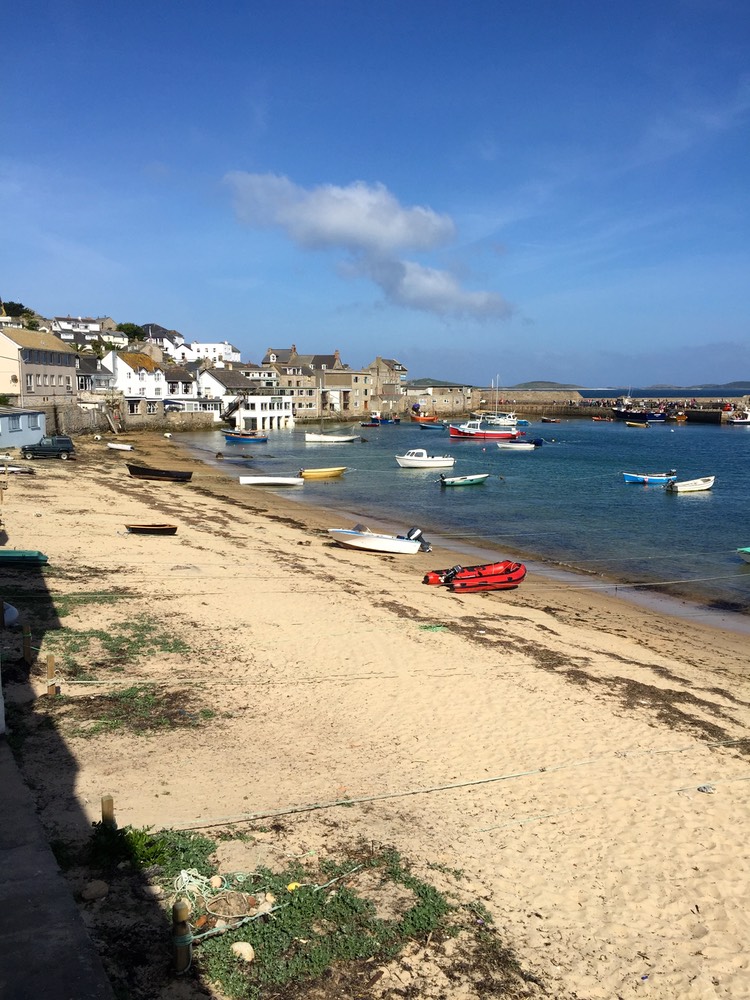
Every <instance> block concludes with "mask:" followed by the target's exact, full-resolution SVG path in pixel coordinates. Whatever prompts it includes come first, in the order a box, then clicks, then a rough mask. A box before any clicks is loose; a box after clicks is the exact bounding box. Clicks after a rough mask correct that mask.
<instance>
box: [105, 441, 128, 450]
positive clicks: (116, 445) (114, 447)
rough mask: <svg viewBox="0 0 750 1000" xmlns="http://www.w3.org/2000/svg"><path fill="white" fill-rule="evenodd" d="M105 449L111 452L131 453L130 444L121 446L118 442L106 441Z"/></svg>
mask: <svg viewBox="0 0 750 1000" xmlns="http://www.w3.org/2000/svg"><path fill="white" fill-rule="evenodd" d="M107 447H108V448H111V449H112V451H133V445H132V444H121V443H120V442H119V441H107Z"/></svg>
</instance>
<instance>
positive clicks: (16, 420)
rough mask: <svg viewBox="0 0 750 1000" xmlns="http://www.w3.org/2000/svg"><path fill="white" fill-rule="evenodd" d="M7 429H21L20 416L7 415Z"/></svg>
mask: <svg viewBox="0 0 750 1000" xmlns="http://www.w3.org/2000/svg"><path fill="white" fill-rule="evenodd" d="M8 430H9V431H20V430H21V418H20V417H18V416H16V417H8Z"/></svg>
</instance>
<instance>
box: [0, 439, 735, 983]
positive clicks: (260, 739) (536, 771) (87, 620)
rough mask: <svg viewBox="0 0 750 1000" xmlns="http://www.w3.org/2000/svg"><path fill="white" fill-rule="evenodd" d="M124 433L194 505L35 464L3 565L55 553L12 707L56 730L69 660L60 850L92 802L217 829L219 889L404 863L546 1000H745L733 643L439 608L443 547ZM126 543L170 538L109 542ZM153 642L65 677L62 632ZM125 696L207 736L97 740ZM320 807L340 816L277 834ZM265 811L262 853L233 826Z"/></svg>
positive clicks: (37, 743) (562, 609)
mask: <svg viewBox="0 0 750 1000" xmlns="http://www.w3.org/2000/svg"><path fill="white" fill-rule="evenodd" d="M128 439H130V440H133V441H134V442H136V445H137V452H136V454H137V456H138V458H137V461H138V464H154V465H155V466H157V467H162V468H176V469H180V468H182V469H187V468H191V467H192V468H194V470H195V473H194V476H193V481H192V483H188V484H171V483H164V484H162V483H155V484H154V483H148V482H145V481H139V480H135V479H132V478H131V477H129V476H128V475H127V471H126V470H125V460H126V458H125V456H127V453H125V454H124V455H123V453H119V454H118V453H117V452H113V451H109V452H108V453H107V450H106V446H105V445H104V442H98V443H97V442H94V441H91V442H89V441H86V442H83V443H82V445H81V448H80V456H79V460H78V462H76V463H72V462H71V463H62V462H51V461H48V462H44V463H41V462H40V463H38V465H37V466H36V469H37V475H36V476H19V477H17V480H18V481H17V482H13V483H12V484H11V485H12V488H11V489H9V490H8V491H6V492H7V494H8V495H7V496H6V497H5V506H4V519H5V523H6V530H7V533H8V545H11V546H14V547H19V548H38V549H41V550H42V551H45V552H47V554H48V555H49V556H50V563H49V569H48V571H45V578H44V579H45V583H46V586H47V589H48V590H49V599H50V602H51V607H52V608H56V607H59V608H60V612H59V614H60V625H61V626H62V627H63V628H62V631H61V629H60V625H57V626H55V625H51V624H47V626H46V630H45V629H43V628H42V624H43V622H44V621H47V622H49V621H50V620H54V619H49V618H46V619H43V618H42V617H41V616H39V615H36V616H34V614H33V613H32V611H29V610H26V611H25V614H26V615H27V616H30V617H31V619H32V624H33V627H34V638H35V644H38V646H39V660H38V661H37V664H36V666H35V668H34V671H33V673H32V677H31V679H30V683H29V685H28V688H29V690H27V689H26V686H23V690H21V687H22V686H21V685H14V684H10V685H6V687H8V688H9V695H10V696H11V697H14V696H15V697H17V698H18V699H19V700H20V699H21V698H24V697H25V698H27V699H28V697H29V696H30V694H31V695H32V696H33V697H34V698H35V699H36V701H35V702H34V704H35V706H38V710H39V711H40V712H41V711H43V709H44V705H45V700H44V697H45V693H46V678H45V668H44V661H45V656H46V654H47V653H48V652H49V651H50V650H54V651H55V652H56V653H57V656H58V659H59V668H58V669H59V678H60V686H61V690H62V693H63V694H64V695H65V698H64V699H62V700H61V702H60V704H59V707H58V713H59V714H58V716H57V720H56V727H55V728H54V729H52V728H49V727H45V726H41V725H40V726H37V727H36V728H35V729H34V731H33V734H32V735H31V736H30V737H29V738H28V739H27V741H26V744H25V747H24V754H23V758H22V762H21V766H22V769H23V774H24V778H25V780H26V781H27V783H28V784H29V786H30V787H31V788H32V789H33V794H34V796H35V798H36V801H37V807H38V810H39V815H40V818H41V819H42V822H43V823H44V825H45V827H46V829H47V832H48V835H49V836H50V838H61V839H65V837H66V836H67V837H69V836H74V835H77V836H85V835H86V834H87V832H88V831H90V824H91V822H93V821H96V820H97V819H98V818H99V816H98V809H99V803H100V800H101V796H102V795H103V794H105V793H107V794H111V795H112V796H113V797H114V801H115V809H116V816H117V821H118V824H119V825H120V826H124V825H132V826H136V827H140V826H150V827H152V828H156V829H160V828H164V827H183V828H185V827H191V828H198V829H207V830H208V829H209V828H210V827H212V826H213V825H214V824H215V823H217V822H218V823H220V824H221V825H222V827H224V828H225V832H226V834H227V836H226V837H225V838H224V839H222V841H221V843H220V846H219V848H218V851H217V854H218V857H219V861H220V864H221V865H222V866H223V870H225V871H248V870H254V867H257V866H258V865H259V864H269V863H273V859H274V858H275V857H276V856H280V855H282V854H283V855H284V856H288V855H295V856H302V855H303V854H305V853H306V852H314V853H316V854H318V855H320V856H321V857H325V856H329V855H332V854H333V853H334V851H335V850H336V849H337V848H339V847H340V846H341V845H343V844H352V843H357V842H361V843H372V842H376V843H379V844H388V845H391V844H392V845H394V846H395V847H396V849H398V850H400V851H402V852H403V855H404V856H405V857H407V858H409V860H410V861H411V862H412V863H413V864H414V865H415V868H416V870H417V871H418V872H422V873H424V874H428V873H429V874H431V875H432V876H435V873H436V872H438V874H439V873H440V872H442V875H441V876H440V877H442V878H445V879H446V880H447V881H448V882H449V887H450V891H451V893H454V894H455V895H456V897H457V898H458V899H462V900H466V899H474V900H476V899H479V900H481V901H482V905H483V906H485V907H486V909H487V910H488V911H489V912H490V913H491V914H492V916H493V917H494V920H495V923H496V926H497V927H499V928H501V929H502V936H503V939H504V940H505V941H506V942H507V944H508V946H509V947H511V948H512V949H513V951H514V953H515V954H516V955H518V956H519V959H520V961H521V963H522V965H523V966H524V967H525V968H528V969H530V970H531V971H532V972H533V974H534V975H535V976H538V977H539V979H540V980H541V981H542V982H544V983H545V984H546V986H547V993H546V995H548V996H554V997H555V998H556V1000H574V998H575V997H582V996H585V997H586V998H587V1000H593V998H596V997H601V998H602V1000H605V998H610V997H613V996H620V997H622V998H624V1000H636V998H637V997H639V996H641V995H642V990H643V988H644V987H643V983H644V977H648V980H649V982H648V986H649V989H650V990H651V993H652V995H654V996H658V997H659V998H664V1000H667V998H673V997H674V998H677V997H680V998H686V1000H707V998H711V1000H713V998H716V1000H718V998H721V1000H726V998H728V997H730V996H732V997H735V996H740V995H743V989H745V988H746V987H747V985H748V978H747V976H748V974H747V972H746V962H745V958H744V954H745V938H746V936H747V932H748V930H750V914H748V913H747V908H746V907H745V902H744V895H743V893H744V884H745V881H746V880H747V879H750V852H749V851H748V849H747V847H746V844H747V843H748V842H749V841H750V836H748V835H749V834H750V783H748V782H747V774H746V770H747V767H746V762H747V756H746V755H747V743H746V741H747V740H748V737H747V733H748V731H749V728H750V678H748V666H747V652H746V649H747V640H746V638H745V637H744V636H742V635H739V634H737V633H734V632H731V631H729V630H726V629H721V628H715V627H713V626H709V625H706V624H705V623H703V622H700V621H694V620H682V619H675V618H673V617H671V616H668V615H665V614H663V613H661V612H657V611H653V610H644V609H641V608H638V607H635V606H633V605H631V604H630V603H628V602H625V601H623V600H622V599H620V598H615V597H612V596H609V595H605V594H601V593H599V592H591V591H573V590H571V589H570V588H567V589H566V588H560V587H558V588H557V589H550V587H549V586H545V585H543V583H542V581H541V579H539V580H537V579H536V574H534V575H533V576H532V577H531V579H527V581H525V582H524V583H523V584H522V585H521V587H520V588H519V589H518V590H515V591H503V592H500V593H497V594H486V595H461V594H457V595H454V594H451V593H448V592H446V591H445V590H443V589H442V588H435V587H427V586H424V585H423V584H422V582H421V578H422V574H423V573H424V572H426V571H427V570H428V569H433V568H435V567H436V566H441V565H446V566H448V565H451V564H453V563H455V562H456V561H457V560H456V553H455V550H453V549H448V548H444V547H442V546H439V545H438V546H435V548H434V550H433V552H432V553H430V554H419V555H416V556H404V557H390V556H384V557H383V556H377V555H372V554H367V553H356V552H353V551H349V550H346V549H343V548H340V547H338V546H335V545H334V544H333V543H332V542H331V541H330V540H329V539H328V537H327V535H326V533H325V529H326V527H327V526H328V525H329V524H330V523H331V516H332V514H331V512H330V510H328V509H321V508H317V507H314V508H310V507H304V506H302V505H301V504H300V503H298V502H297V501H296V500H294V501H292V500H290V499H287V498H284V497H279V496H276V495H274V496H268V495H267V494H263V495H262V496H257V494H258V493H259V491H257V490H251V489H250V488H248V487H240V486H239V484H238V483H237V482H236V481H233V480H232V479H231V478H229V477H228V476H226V475H222V474H221V473H220V471H219V470H216V469H214V468H213V467H212V466H210V465H208V464H201V463H198V462H197V461H196V460H195V458H194V457H192V456H191V455H188V454H187V452H186V450H185V449H183V448H182V447H181V446H180V444H179V442H175V440H174V439H169V440H167V439H164V438H154V437H153V436H149V435H145V434H144V435H142V436H138V435H128ZM133 458H135V455H133ZM338 516H340V515H338ZM129 521H132V522H149V521H151V522H164V521H169V522H174V523H177V524H178V525H179V529H178V533H177V534H176V535H175V536H173V537H160V536H140V535H126V534H125V531H124V525H125V524H126V523H128V522H129ZM333 523H335V522H333ZM467 554H468V553H467ZM87 597H88V598H90V601H89V602H88V603H87V601H86V598H87ZM14 603H16V602H14ZM18 603H19V604H21V606H22V608H23V602H22V601H20V600H19V601H18ZM63 611H66V613H65V614H64V615H63ZM146 626H149V627H153V628H154V629H157V631H159V634H162V633H163V635H164V638H165V641H164V642H163V643H162V647H163V648H162V647H157V646H148V645H146V646H143V648H142V650H141V652H140V653H139V654H138V656H137V657H136V658H135V659H134V660H133V661H132V662H129V661H125V662H123V663H118V662H117V661H115V662H111V661H110V660H108V659H107V658H106V657H101V656H99V657H98V658H97V657H96V655H95V654H96V648H94V650H93V651H92V653H91V655H90V659H91V660H92V664H91V666H92V669H91V673H92V674H94V678H93V679H94V680H95V683H92V681H91V680H85V681H82V680H77V677H78V676H79V675H77V674H76V673H75V672H73V671H72V670H71V669H70V667H69V658H70V654H66V652H65V650H66V646H65V645H64V641H63V640H64V639H65V635H66V634H71V635H73V636H74V637H75V636H77V635H78V634H80V635H84V634H85V635H93V636H98V635H104V634H107V633H109V634H119V633H120V630H122V629H123V628H125V627H127V628H133V629H135V630H136V634H138V635H140V634H143V635H147V634H149V633H148V631H147V629H146ZM170 635H173V636H175V637H179V639H180V641H181V642H182V643H183V644H184V645H185V647H186V648H185V649H177V648H176V647H174V646H173V644H170V642H167V641H166V639H168V638H169V636H170ZM91 641H94V642H95V643H96V642H99V641H100V640H98V639H93V640H91ZM100 660H101V664H100V663H99V661H100ZM89 666H90V664H89V663H88V662H87V661H84V662H83V663H82V664H81V667H83V668H84V669H86V668H88V667H89ZM79 669H80V668H79ZM128 685H151V686H153V687H154V689H155V690H158V691H164V692H167V693H169V694H170V695H171V696H172V697H173V698H174V699H175V700H176V703H177V704H179V705H183V706H185V708H186V710H187V711H189V712H193V713H196V714H198V715H199V714H200V712H201V711H202V710H204V709H205V710H208V709H210V711H211V713H212V714H211V716H210V718H208V717H207V718H206V720H205V721H204V722H203V723H202V724H201V725H199V726H197V727H195V728H192V729H189V730H183V731H182V732H180V733H175V731H174V730H170V729H166V730H162V731H155V732H152V733H149V734H147V735H139V734H137V733H134V732H129V731H128V730H127V729H125V730H111V731H108V732H107V733H106V735H103V736H100V737H95V736H91V735H87V733H86V731H85V726H86V725H89V726H90V725H91V722H87V723H81V722H80V721H78V717H77V716H76V715H75V713H76V712H77V711H87V712H91V711H92V708H91V707H90V706H91V705H92V704H94V702H95V699H96V698H97V697H99V696H100V695H101V696H103V695H104V694H106V693H107V692H111V691H117V690H122V688H123V687H125V686H128ZM92 699H93V701H92ZM86 718H89V719H91V718H94V717H92V716H87V717H86ZM58 734H60V735H61V737H62V739H63V743H62V744H60V743H59V738H58ZM53 740H58V742H57V743H53V742H52V741H53ZM53 759H54V760H55V762H56V763H55V767H51V766H50V761H51V760H53ZM701 787H706V788H708V787H711V788H712V789H713V790H714V794H704V793H702V792H700V791H699V789H700V788H701ZM346 800H350V802H351V803H352V804H350V805H348V806H347V807H344V806H342V805H341V803H342V802H345V801H346ZM315 803H323V804H329V805H328V806H327V807H326V808H321V809H316V810H315V811H313V812H306V813H302V812H297V813H294V812H293V811H294V810H299V809H300V808H301V807H305V806H306V805H309V804H315ZM354 803H356V804H354ZM272 813H279V814H281V813H283V814H284V816H283V820H279V821H278V822H275V823H274V824H273V829H267V828H264V827H259V826H258V824H253V823H252V822H250V821H249V820H248V817H249V816H251V815H259V814H264V815H270V814H272ZM264 831H265V832H264ZM263 852H265V854H263ZM438 870H439V871H438ZM448 872H460V873H461V876H460V877H459V876H458V875H456V876H450V877H449V876H448V875H447V874H446V873H448ZM729 873H731V875H730V874H729ZM84 905H86V904H84ZM88 914H89V917H90V918H91V919H95V916H96V910H95V909H93V908H92V909H90V910H89V911H88ZM421 969H424V970H425V972H424V975H425V977H427V978H425V979H424V982H423V986H420V988H424V990H425V992H424V995H425V996H428V995H432V994H430V992H429V989H430V981H429V963H423V964H421V965H420V970H421ZM399 971H403V970H399V969H398V967H396V972H399ZM420 974H421V973H420ZM381 983H382V986H383V990H384V991H385V990H386V988H389V989H391V990H393V989H396V988H399V979H398V977H397V976H396V975H395V974H394V975H393V976H391V973H390V972H388V974H387V975H384V976H383V979H382V980H381ZM204 985H206V984H204ZM433 985H434V984H433ZM374 995H375V996H378V997H380V996H386V995H388V994H387V993H386V992H380V993H378V992H376V993H375V994H374ZM532 995H533V994H532ZM466 1000H474V997H473V994H467V995H466Z"/></svg>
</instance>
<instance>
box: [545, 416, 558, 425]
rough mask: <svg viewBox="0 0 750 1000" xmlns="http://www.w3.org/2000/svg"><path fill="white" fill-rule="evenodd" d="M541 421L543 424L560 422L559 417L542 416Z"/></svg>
mask: <svg viewBox="0 0 750 1000" xmlns="http://www.w3.org/2000/svg"><path fill="white" fill-rule="evenodd" d="M542 423H543V424H559V423H560V418H559V417H542Z"/></svg>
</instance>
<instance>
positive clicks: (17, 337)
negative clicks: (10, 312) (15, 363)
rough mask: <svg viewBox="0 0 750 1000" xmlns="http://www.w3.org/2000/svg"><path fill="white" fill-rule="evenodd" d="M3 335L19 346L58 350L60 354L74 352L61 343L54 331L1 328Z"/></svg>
mask: <svg viewBox="0 0 750 1000" xmlns="http://www.w3.org/2000/svg"><path fill="white" fill-rule="evenodd" d="M2 333H3V336H5V337H7V338H8V340H12V341H13V343H14V344H17V345H18V346H19V347H30V348H33V349H34V350H37V351H40V350H41V351H59V352H61V353H62V354H75V353H76V352H75V350H74V349H73V348H72V347H69V346H68V344H65V343H63V341H62V340H60V338H59V337H56V336H55V335H54V333H40V332H39V330H20V329H17V328H16V327H10V328H7V329H6V328H3V330H2Z"/></svg>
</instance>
